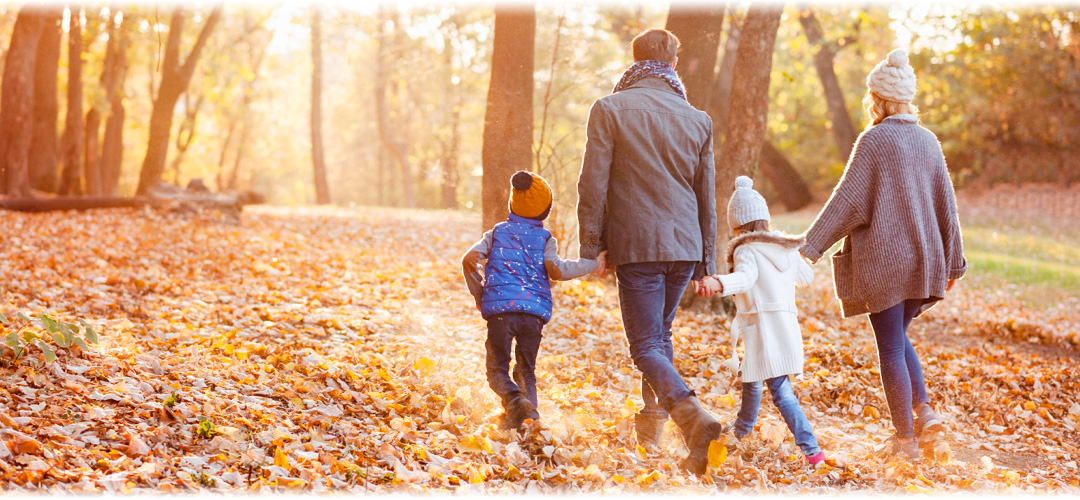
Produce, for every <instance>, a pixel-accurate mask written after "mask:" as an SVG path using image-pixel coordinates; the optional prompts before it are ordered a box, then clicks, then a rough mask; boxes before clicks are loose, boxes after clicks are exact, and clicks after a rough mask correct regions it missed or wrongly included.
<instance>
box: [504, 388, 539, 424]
mask: <svg viewBox="0 0 1080 500" xmlns="http://www.w3.org/2000/svg"><path fill="white" fill-rule="evenodd" d="M505 409H506V413H504V414H503V416H502V419H501V421H500V422H499V428H500V429H520V428H521V423H522V422H524V421H525V419H527V418H529V414H530V413H532V411H533V410H534V408H533V405H532V403H531V402H529V399H528V398H526V397H525V396H523V395H520V394H519V395H517V396H514V399H511V400H510V402H509V403H506V408H505Z"/></svg>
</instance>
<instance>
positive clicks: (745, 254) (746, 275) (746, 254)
mask: <svg viewBox="0 0 1080 500" xmlns="http://www.w3.org/2000/svg"><path fill="white" fill-rule="evenodd" d="M757 278H758V266H757V259H755V258H754V252H753V250H750V249H749V248H747V247H745V246H741V247H739V248H736V249H735V270H734V271H732V272H731V273H730V274H722V275H720V276H717V279H719V280H720V284H721V285H723V287H724V290H723V291H722V292H721V293H722V294H723V295H735V294H738V293H746V292H749V291H750V289H751V288H753V286H754V283H755V282H757Z"/></svg>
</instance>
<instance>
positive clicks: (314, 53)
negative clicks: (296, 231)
mask: <svg viewBox="0 0 1080 500" xmlns="http://www.w3.org/2000/svg"><path fill="white" fill-rule="evenodd" d="M311 161H312V163H313V166H314V171H315V203H318V204H319V205H325V204H327V203H330V187H329V186H328V185H327V184H326V162H325V160H324V159H323V138H322V11H321V10H320V8H319V6H318V5H315V6H313V7H312V9H311Z"/></svg>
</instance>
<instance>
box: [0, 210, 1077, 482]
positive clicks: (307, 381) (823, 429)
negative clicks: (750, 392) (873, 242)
mask: <svg viewBox="0 0 1080 500" xmlns="http://www.w3.org/2000/svg"><path fill="white" fill-rule="evenodd" d="M447 224H449V225H451V226H453V227H455V228H460V227H467V228H473V227H476V226H477V225H478V223H477V221H476V219H475V218H474V217H472V216H468V215H462V214H448V213H441V212H440V213H424V212H412V211H391V210H369V209H365V210H362V211H349V210H335V209H325V210H323V209H320V210H315V209H272V208H257V209H255V210H253V211H250V212H246V213H245V215H244V220H243V223H242V225H231V224H221V223H217V222H215V221H213V220H211V219H206V218H199V217H193V218H177V217H171V216H162V215H159V214H158V213H156V212H152V211H151V212H142V211H125V210H105V211H97V212H93V213H88V214H78V213H70V214H58V213H54V214H40V215H27V214H9V213H0V231H2V234H5V235H6V236H5V244H4V245H3V246H0V280H2V281H3V282H4V283H5V286H4V287H3V288H2V289H0V311H2V312H3V313H5V314H8V313H12V314H13V311H16V310H21V311H28V312H32V313H34V314H40V313H42V312H45V311H46V310H48V311H53V312H55V314H56V316H55V317H58V318H75V317H78V318H86V319H87V321H88V323H89V324H93V325H101V326H103V327H104V328H98V329H96V330H95V333H94V335H95V336H96V337H97V338H98V340H99V341H100V345H98V346H96V347H93V346H92V348H91V349H89V350H86V352H84V353H82V354H81V355H80V356H73V355H69V353H67V352H65V351H64V350H58V351H57V360H56V361H55V362H54V363H52V364H51V365H48V367H47V368H45V369H35V368H34V367H32V366H29V365H28V364H26V363H22V362H14V361H12V360H11V359H10V357H3V358H2V359H0V475H2V478H3V479H2V480H0V488H3V490H4V491H5V492H7V491H14V492H29V491H45V492H56V493H59V492H69V491H76V492H83V491H106V492H145V491H153V492H182V491H190V490H208V491H222V490H244V491H263V492H284V491H295V490H298V489H299V490H303V491H309V492H320V491H327V490H350V491H354V492H364V491H367V492H372V491H374V492H390V491H398V492H400V491H404V492H423V491H446V490H454V491H459V492H463V493H464V492H487V493H528V492H532V493H555V492H578V491H587V492H600V491H602V492H605V493H616V494H618V493H636V492H646V491H650V492H651V491H675V490H678V491H687V492H697V493H712V492H716V491H717V490H721V491H723V490H735V489H739V490H743V491H760V492H771V493H777V492H784V491H789V490H810V491H814V492H826V491H851V490H873V491H876V492H885V493H895V492H901V491H908V490H909V489H911V488H916V489H917V490H919V491H924V490H926V491H958V490H969V489H970V490H991V491H997V490H1000V489H1006V488H1024V490H1023V491H1027V488H1031V489H1032V491H1039V492H1043V491H1050V492H1065V493H1069V492H1072V493H1075V492H1077V488H1078V487H1080V485H1078V484H1076V482H1077V481H1078V480H1080V472H1078V471H1077V466H1076V462H1077V460H1080V450H1077V447H1076V445H1075V443H1076V442H1077V441H1078V439H1077V438H1078V435H1077V433H1076V427H1077V426H1078V425H1080V405H1078V404H1077V403H1076V402H1075V401H1073V399H1072V395H1073V394H1076V391H1077V390H1078V386H1077V384H1078V380H1080V375H1078V374H1077V372H1076V371H1077V368H1076V365H1075V363H1072V364H1069V362H1066V361H1062V360H1057V359H1050V358H1045V357H1032V356H1027V355H1021V354H1018V352H1017V351H1016V350H1015V349H1014V348H1013V346H1012V345H1011V344H1006V345H998V344H994V345H985V343H984V342H983V339H984V338H985V337H984V335H985V334H984V333H980V332H976V331H973V330H972V329H975V328H978V326H977V325H978V324H979V323H978V322H977V321H968V320H967V319H965V316H964V312H965V311H964V310H963V309H962V308H960V307H961V305H963V304H971V303H977V302H978V301H979V300H980V298H979V297H977V296H974V295H972V293H973V292H969V291H966V290H965V291H963V292H961V293H960V294H959V295H957V296H956V297H950V299H949V301H947V302H945V303H943V304H942V306H939V308H936V309H935V310H933V311H932V312H931V314H930V315H928V316H929V318H927V319H926V320H924V319H920V320H918V321H917V322H916V324H917V325H919V328H920V330H918V332H917V333H916V334H915V335H914V336H913V338H915V340H916V347H917V349H919V350H920V355H924V354H925V356H924V358H923V359H924V370H925V371H926V373H927V380H928V383H929V384H930V390H931V394H932V398H934V401H935V405H936V406H937V407H938V408H939V410H940V413H941V414H942V415H943V416H945V417H946V421H947V422H948V423H949V424H950V425H951V427H952V431H951V432H950V433H949V435H948V438H949V439H948V441H942V442H941V443H936V444H935V445H934V449H933V451H934V452H935V455H936V456H937V457H943V459H942V458H939V460H938V461H937V462H935V463H933V464H929V463H924V464H923V465H920V466H919V467H917V468H915V467H909V466H906V465H903V464H899V463H895V462H889V461H888V460H886V459H883V458H880V457H875V456H872V449H873V448H874V447H875V446H877V445H879V444H880V442H881V441H882V440H884V438H886V437H888V435H889V434H890V423H889V421H888V415H887V411H886V410H885V409H887V405H886V404H885V401H884V395H883V393H882V391H881V389H880V382H879V381H878V376H879V375H878V373H877V371H876V355H875V353H874V350H873V338H872V335H870V333H869V330H868V328H867V327H866V325H864V324H862V323H861V322H860V321H840V319H839V317H838V313H837V304H836V301H835V299H834V298H833V293H832V289H831V285H830V284H829V282H828V278H827V274H828V273H827V272H825V271H826V270H825V269H819V273H818V274H819V279H818V280H817V281H816V282H815V283H814V284H813V285H812V286H811V287H809V288H807V289H802V290H800V292H799V293H800V296H799V300H800V311H801V313H802V318H803V322H804V324H805V325H806V326H807V328H806V335H805V339H806V351H807V359H808V362H807V366H806V374H805V375H804V377H803V378H802V379H801V380H798V379H797V380H796V383H795V384H793V385H794V386H795V390H796V393H797V394H798V395H799V397H800V399H801V400H802V401H803V408H804V410H805V411H806V413H807V416H808V418H809V419H810V421H811V422H812V424H813V425H814V429H815V432H816V433H817V435H818V438H819V442H820V443H821V444H822V447H823V448H824V449H825V451H826V453H827V454H828V455H829V456H830V458H835V459H836V461H835V462H834V463H833V466H830V467H820V468H819V469H816V470H811V469H809V468H808V466H807V465H806V463H805V459H803V458H802V456H801V454H800V453H799V451H798V447H797V446H796V445H795V444H794V442H793V439H792V437H791V434H790V431H788V430H787V428H786V426H785V425H784V423H783V421H782V420H781V419H780V418H779V415H778V413H777V412H776V410H775V408H772V407H771V405H770V404H768V402H767V401H766V402H765V404H762V410H761V415H760V418H759V425H758V427H757V429H756V430H755V432H753V433H751V435H750V436H748V437H747V438H745V439H743V440H742V441H739V442H738V444H737V446H738V448H737V450H738V451H735V448H733V447H732V446H733V445H734V444H735V443H734V442H733V440H732V442H728V441H725V440H722V441H718V442H716V443H713V445H712V446H711V447H710V453H709V462H710V466H711V467H712V468H711V470H710V475H709V476H708V477H706V478H702V479H697V478H692V477H690V476H688V475H686V474H685V473H683V472H681V471H680V470H679V469H678V462H679V460H680V459H681V458H682V457H683V456H685V454H686V449H685V446H684V445H683V444H682V441H681V438H680V436H679V433H678V431H677V429H676V428H675V427H674V425H673V424H672V423H670V422H669V423H668V424H667V427H666V430H665V431H664V437H663V439H662V441H661V445H660V447H659V448H655V449H654V448H650V449H648V450H646V449H645V448H644V447H641V446H640V445H639V443H638V442H637V440H636V438H635V436H634V433H633V415H634V413H635V412H636V411H638V410H639V407H638V405H639V404H640V403H636V402H639V401H640V392H639V391H640V379H639V374H638V373H637V372H636V371H635V370H634V369H633V367H632V365H631V362H630V361H629V354H628V352H627V350H626V341H625V338H624V335H623V333H622V327H621V321H620V315H619V311H618V302H617V297H616V293H615V288H614V283H613V282H612V281H599V280H597V281H588V280H586V281H571V282H568V283H560V284H557V285H555V287H554V288H553V291H554V297H555V301H556V306H555V314H554V316H553V318H552V321H551V322H550V323H549V324H548V325H547V326H546V327H545V331H544V334H545V338H544V343H543V345H542V347H541V353H540V359H539V360H538V370H537V374H538V377H539V382H538V385H539V389H540V394H539V399H540V408H539V412H540V414H541V419H540V420H539V421H530V422H529V423H528V424H527V425H526V426H525V428H524V429H523V430H522V432H508V431H501V430H499V429H497V427H496V424H497V422H498V416H499V413H500V412H501V409H500V407H499V401H498V398H496V397H495V396H494V394H492V393H491V391H490V390H489V389H488V388H487V385H486V380H485V375H484V346H483V343H484V323H483V321H482V320H481V319H480V317H479V315H478V314H477V313H476V311H475V309H474V308H473V307H472V304H471V298H470V297H469V296H468V294H467V292H466V291H465V289H464V286H463V284H462V283H461V282H460V269H459V268H458V266H457V265H456V262H455V259H456V257H457V256H458V255H460V253H461V251H463V249H464V248H465V247H467V245H468V244H470V243H471V242H472V240H473V239H474V237H475V234H472V232H470V231H457V230H455V231H447V230H446V227H447ZM101 234H108V235H110V236H109V238H110V240H109V242H108V244H100V243H95V242H96V241H99V239H95V238H97V236H96V235H101ZM97 278H106V279H97ZM1003 307H1006V309H1002V310H1003V311H1012V312H1015V311H1017V309H1016V308H1015V307H1013V308H1011V309H1009V308H1008V307H1012V306H1008V305H1007V304H1006V305H1004V306H1003ZM952 308H957V309H956V311H955V312H954V311H953V310H952ZM9 316H10V314H9ZM1015 325H1016V323H1014V326H1015ZM727 326H728V319H727V317H726V316H723V315H714V314H711V313H707V312H703V311H695V310H689V311H680V314H679V318H678V320H677V321H676V324H675V325H674V330H675V336H674V337H675V342H676V362H677V363H678V368H679V369H680V371H681V372H682V373H683V374H685V376H686V378H687V380H688V382H689V383H690V385H691V387H692V388H693V389H694V390H695V391H696V392H697V393H698V395H699V398H700V399H701V400H702V401H703V404H704V405H705V406H706V408H708V409H709V410H711V411H713V412H714V413H716V414H717V415H718V416H719V417H720V419H721V420H722V421H724V422H727V423H730V422H731V421H732V420H733V419H734V413H735V411H737V408H738V406H739V404H738V403H739V401H738V397H739V396H738V394H739V386H738V381H737V380H735V379H734V378H733V376H732V374H731V373H729V372H727V371H725V370H724V368H723V367H722V365H721V363H722V361H723V360H724V359H727V358H729V357H730V356H731V354H732V353H730V352H729V351H730V346H729V344H727V342H726V341H725V339H726V332H727ZM957 328H960V329H961V330H960V331H959V332H954V330H955V329H957ZM924 332H928V333H924ZM934 332H944V333H943V335H948V336H949V337H950V338H952V339H955V340H954V341H952V343H947V342H946V341H943V340H940V339H939V338H937V337H933V338H931V337H930V335H931V334H934ZM1010 338H1011V337H1010ZM992 426H993V427H992ZM998 427H1000V428H1002V429H1003V431H1002V432H1000V433H997V432H993V430H996V429H998ZM979 432H983V433H985V436H982V435H980V434H979ZM728 438H730V436H725V439H728ZM950 443H951V444H952V445H953V446H952V449H951V450H949V448H948V446H949V444H950ZM940 446H944V448H941V447H940ZM983 446H986V447H989V449H981V447H983ZM1040 449H1045V450H1047V451H1046V456H1047V460H1046V462H1045V463H1044V462H1039V463H1032V464H1029V465H1026V466H1025V465H1023V464H1020V463H1014V462H1005V461H1004V459H1003V458H1001V457H1007V456H1010V455H1013V456H1017V455H1019V456H1031V455H1034V454H1036V453H1037V452H1036V451H1035V450H1040ZM971 450H975V451H971ZM972 453H976V454H977V455H976V456H974V457H973V458H969V456H970V455H971V454H972ZM984 455H985V456H987V457H997V458H994V459H993V462H992V464H993V467H992V469H990V470H988V471H984V470H983V469H982V463H981V461H980V458H979V457H981V456H984ZM958 457H959V458H958ZM961 459H963V460H968V461H967V462H965V461H963V460H961ZM886 470H890V471H891V473H890V474H886V473H885V471H886ZM1010 472H1011V474H1010Z"/></svg>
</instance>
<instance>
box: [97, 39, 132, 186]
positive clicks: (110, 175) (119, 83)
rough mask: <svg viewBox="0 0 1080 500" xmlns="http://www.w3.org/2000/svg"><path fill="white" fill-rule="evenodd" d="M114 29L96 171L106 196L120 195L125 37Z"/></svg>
mask: <svg viewBox="0 0 1080 500" xmlns="http://www.w3.org/2000/svg"><path fill="white" fill-rule="evenodd" d="M122 30H123V27H121V28H120V29H117V33H118V36H119V38H120V40H119V44H118V46H117V48H116V52H115V57H114V59H113V62H112V64H111V66H110V67H111V68H112V72H113V73H112V80H111V87H110V89H109V90H108V97H109V119H108V120H106V121H105V137H104V139H102V145H101V160H100V163H99V167H98V171H99V172H100V175H101V191H102V194H104V195H106V196H117V195H119V194H120V168H121V165H122V163H123V159H124V117H125V114H126V112H125V110H124V92H123V89H124V80H125V79H126V78H127V69H128V60H127V47H128V39H127V35H126V34H125V33H124V32H123V31H122Z"/></svg>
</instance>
